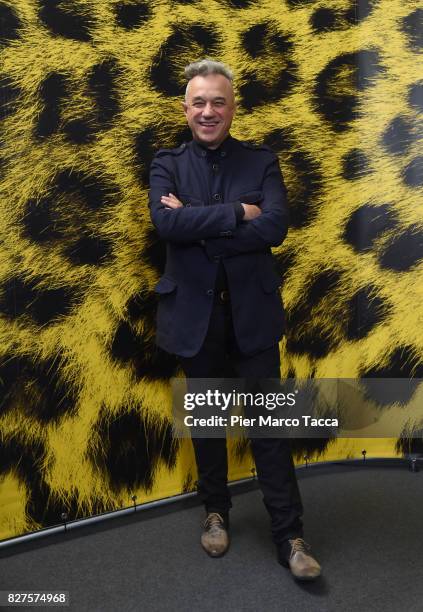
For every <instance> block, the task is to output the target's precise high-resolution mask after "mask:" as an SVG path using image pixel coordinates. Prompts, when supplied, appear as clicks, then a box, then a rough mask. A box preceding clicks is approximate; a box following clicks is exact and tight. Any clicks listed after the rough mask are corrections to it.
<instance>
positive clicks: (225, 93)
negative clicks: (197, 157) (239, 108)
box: [182, 74, 235, 149]
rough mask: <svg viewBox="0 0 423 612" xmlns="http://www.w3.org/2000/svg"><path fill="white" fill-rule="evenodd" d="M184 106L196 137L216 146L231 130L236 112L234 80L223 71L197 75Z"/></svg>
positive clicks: (211, 146)
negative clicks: (232, 81) (231, 80)
mask: <svg viewBox="0 0 423 612" xmlns="http://www.w3.org/2000/svg"><path fill="white" fill-rule="evenodd" d="M182 106H183V107H184V112H185V117H186V118H187V122H188V125H189V127H190V128H191V132H192V137H193V138H194V140H196V141H197V142H199V143H200V144H202V145H204V146H206V147H208V148H209V149H216V148H217V147H218V146H219V145H220V143H221V142H223V141H224V140H225V138H226V136H227V135H228V134H229V130H230V127H231V123H232V118H233V116H234V113H235V99H234V92H233V89H232V84H231V82H230V81H229V80H228V79H227V78H226V77H224V76H223V74H209V75H207V76H196V77H194V78H193V79H191V80H190V82H189V84H188V90H187V96H186V101H185V102H184V103H183V104H182Z"/></svg>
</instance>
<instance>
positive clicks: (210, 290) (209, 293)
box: [206, 289, 214, 297]
mask: <svg viewBox="0 0 423 612" xmlns="http://www.w3.org/2000/svg"><path fill="white" fill-rule="evenodd" d="M206 293H207V295H208V296H210V297H211V296H212V295H213V294H214V291H213V289H207V292H206Z"/></svg>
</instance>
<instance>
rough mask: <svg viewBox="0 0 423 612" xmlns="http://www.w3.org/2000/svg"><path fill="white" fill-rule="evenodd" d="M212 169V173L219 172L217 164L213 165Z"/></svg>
mask: <svg viewBox="0 0 423 612" xmlns="http://www.w3.org/2000/svg"><path fill="white" fill-rule="evenodd" d="M212 168H213V170H214V172H217V171H218V170H219V164H213V165H212Z"/></svg>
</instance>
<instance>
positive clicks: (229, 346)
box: [179, 298, 303, 545]
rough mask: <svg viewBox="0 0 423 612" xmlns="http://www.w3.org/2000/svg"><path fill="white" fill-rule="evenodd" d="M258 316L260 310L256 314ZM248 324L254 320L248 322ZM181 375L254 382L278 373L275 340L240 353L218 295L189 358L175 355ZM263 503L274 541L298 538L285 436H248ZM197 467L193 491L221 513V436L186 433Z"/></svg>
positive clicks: (227, 503)
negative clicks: (203, 335) (203, 334)
mask: <svg viewBox="0 0 423 612" xmlns="http://www.w3.org/2000/svg"><path fill="white" fill-rule="evenodd" d="M257 316H260V313H257ZM251 324H252V325H254V321H252V322H251ZM179 359H180V363H181V366H182V369H183V370H184V373H185V376H186V377H187V378H191V379H196V378H221V377H226V378H243V379H246V380H247V381H249V384H252V385H254V381H255V380H258V379H260V378H262V379H265V378H277V379H279V378H280V356H279V347H278V345H275V346H272V347H271V348H269V349H266V350H265V351H263V352H261V353H259V354H257V355H253V356H247V355H243V354H242V353H241V352H240V351H239V349H238V347H237V343H236V339H235V335H234V330H233V324H232V314H231V307H230V304H229V303H223V302H221V301H220V300H219V299H218V298H216V300H215V304H214V307H213V310H212V315H211V319H210V324H209V328H208V331H207V336H206V339H205V341H204V344H203V346H202V347H201V349H200V352H199V353H197V355H195V356H194V357H188V358H187V357H180V358H179ZM250 441H251V449H252V453H253V457H254V461H255V464H256V470H257V477H258V481H259V484H260V488H261V490H262V493H263V501H264V504H265V506H266V508H267V510H268V512H269V514H270V518H271V524H272V535H273V539H274V541H275V543H276V544H277V545H280V544H282V543H283V542H286V540H288V539H291V538H296V537H302V533H303V529H302V521H301V515H302V513H303V507H302V503H301V497H300V492H299V490H298V484H297V479H296V475H295V469H294V464H293V461H292V454H291V447H290V441H289V439H286V438H250ZM192 443H193V446H194V452H195V458H196V462H197V469H198V477H199V481H198V493H199V495H200V499H201V500H202V502H203V503H204V505H205V508H206V511H207V512H218V513H219V514H222V515H227V514H228V511H229V509H230V508H231V506H232V504H231V498H230V493H229V489H228V486H227V482H228V459H227V449H226V439H225V438H207V439H204V438H192Z"/></svg>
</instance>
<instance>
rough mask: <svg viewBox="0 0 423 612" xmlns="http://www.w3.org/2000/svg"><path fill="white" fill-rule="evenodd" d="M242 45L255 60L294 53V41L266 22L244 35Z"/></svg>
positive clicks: (255, 26) (253, 27)
mask: <svg viewBox="0 0 423 612" xmlns="http://www.w3.org/2000/svg"><path fill="white" fill-rule="evenodd" d="M242 44H243V47H244V49H245V51H246V52H247V53H248V54H249V55H250V56H251V57H253V58H257V57H259V56H260V55H263V54H267V55H269V54H271V53H272V52H273V51H275V52H277V53H281V54H283V53H288V52H290V51H292V48H293V43H292V40H291V39H290V38H289V37H288V36H286V35H283V34H280V33H278V32H277V31H276V30H275V25H274V24H273V23H272V22H270V21H266V22H263V23H258V24H256V25H254V26H252V27H251V28H250V29H249V30H247V31H246V32H244V33H243V34H242Z"/></svg>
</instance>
